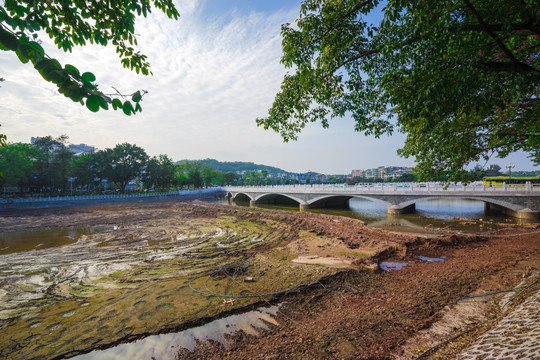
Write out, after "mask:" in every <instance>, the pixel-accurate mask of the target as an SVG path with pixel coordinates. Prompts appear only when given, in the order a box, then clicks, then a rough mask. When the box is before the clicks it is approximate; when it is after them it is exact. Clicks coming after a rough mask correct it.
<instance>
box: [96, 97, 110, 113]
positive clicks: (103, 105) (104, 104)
mask: <svg viewBox="0 0 540 360" xmlns="http://www.w3.org/2000/svg"><path fill="white" fill-rule="evenodd" d="M98 97H99V106H101V108H103V110H109V104H108V103H107V100H105V98H104V96H98Z"/></svg>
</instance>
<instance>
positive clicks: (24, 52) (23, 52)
mask: <svg viewBox="0 0 540 360" xmlns="http://www.w3.org/2000/svg"><path fill="white" fill-rule="evenodd" d="M31 50H32V49H31V48H30V47H29V46H28V45H24V44H20V46H19V47H18V48H17V50H15V54H17V57H18V58H19V60H20V61H21V62H22V63H23V64H26V63H27V62H28V61H30V56H29V55H28V53H29V52H30V51H31Z"/></svg>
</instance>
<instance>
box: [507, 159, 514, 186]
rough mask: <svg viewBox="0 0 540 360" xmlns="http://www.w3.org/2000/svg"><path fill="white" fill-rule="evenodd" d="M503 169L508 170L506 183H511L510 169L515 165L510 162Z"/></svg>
mask: <svg viewBox="0 0 540 360" xmlns="http://www.w3.org/2000/svg"><path fill="white" fill-rule="evenodd" d="M505 167H506V168H507V169H508V183H512V169H513V168H515V167H516V165H515V164H512V162H511V161H510V162H509V163H508V164H507V165H505Z"/></svg>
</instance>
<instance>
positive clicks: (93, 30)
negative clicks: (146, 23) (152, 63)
mask: <svg viewBox="0 0 540 360" xmlns="http://www.w3.org/2000/svg"><path fill="white" fill-rule="evenodd" d="M0 4H2V6H0V50H5V51H12V52H14V53H15V54H16V55H17V57H18V58H19V60H20V61H21V62H22V63H25V64H26V63H28V62H31V63H32V65H34V68H35V69H36V70H37V71H38V72H39V73H40V75H41V76H42V77H43V78H44V79H45V80H46V81H49V82H52V83H54V84H55V85H56V86H57V87H58V92H59V93H61V94H63V95H64V96H66V97H68V98H70V99H71V100H73V101H76V102H80V103H81V104H83V105H84V104H86V107H87V108H88V109H89V110H90V111H93V112H96V111H98V110H99V109H100V108H101V109H104V110H108V108H109V104H111V105H112V107H113V109H114V110H119V109H121V110H122V111H123V112H124V113H125V114H126V115H131V114H135V113H136V112H137V111H141V110H142V109H141V106H140V104H139V102H140V101H141V98H142V95H144V91H143V92H141V91H137V92H135V93H134V94H131V98H130V99H128V98H127V97H126V96H124V95H121V94H120V93H118V94H116V95H110V94H109V95H107V94H104V93H103V92H102V91H100V90H99V89H98V86H97V84H96V83H95V81H96V77H95V75H94V74H93V73H92V72H89V71H88V72H82V73H81V71H79V69H77V68H76V67H75V66H73V65H70V64H66V65H64V66H62V65H61V64H60V62H59V61H58V60H56V59H53V58H51V57H49V56H48V55H47V54H46V53H45V51H44V49H43V47H42V46H41V44H40V42H41V41H40V40H39V35H41V34H42V33H40V31H44V32H45V33H46V34H47V35H48V36H49V37H50V38H51V39H54V43H55V44H57V45H58V48H59V49H62V50H64V51H65V52H67V51H69V52H71V51H72V49H73V47H74V46H76V45H79V46H84V45H86V44H87V43H91V44H100V45H103V46H107V45H109V44H112V45H113V46H114V47H116V52H117V53H118V55H119V57H120V59H121V62H122V65H123V66H124V67H126V68H129V69H131V70H135V71H136V72H137V73H139V72H141V73H142V74H144V75H148V74H150V73H151V72H150V68H149V63H148V61H147V60H146V59H147V58H146V56H145V55H144V54H142V53H141V52H139V51H137V50H136V49H135V47H136V45H137V38H136V36H135V17H136V16H141V15H142V16H144V17H146V16H147V15H148V14H149V13H150V12H151V11H152V8H153V7H155V8H157V9H159V10H161V11H163V12H164V13H166V14H167V16H168V17H169V18H174V19H177V18H178V17H179V14H178V11H177V10H176V8H175V6H174V4H173V1H172V0H131V1H125V0H111V1H99V0H91V1H82V0H74V1H64V0H47V1H30V0H5V1H0ZM130 100H131V101H130Z"/></svg>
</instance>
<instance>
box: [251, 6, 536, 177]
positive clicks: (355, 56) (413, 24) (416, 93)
mask: <svg viewBox="0 0 540 360" xmlns="http://www.w3.org/2000/svg"><path fill="white" fill-rule="evenodd" d="M378 5H382V2H381V1H379V0H343V1H334V0H303V3H302V5H301V10H300V17H299V18H298V20H297V21H296V22H295V23H294V24H285V25H283V27H282V35H283V43H282V47H283V57H282V63H283V64H284V65H285V66H286V67H287V68H290V69H292V71H291V72H290V73H288V74H287V75H286V76H285V77H284V79H283V82H282V85H281V91H280V92H279V93H278V94H277V95H276V97H275V100H274V103H273V105H272V107H271V108H270V110H269V113H268V117H266V118H260V119H257V124H258V125H259V126H264V128H265V129H273V130H275V131H276V132H278V133H280V134H281V135H282V137H283V139H284V140H285V141H289V140H295V139H296V138H297V135H298V134H299V132H300V131H301V130H302V129H303V128H304V127H305V126H306V124H308V123H310V122H318V121H320V122H321V123H322V126H323V127H328V121H329V119H331V118H335V117H342V116H344V115H346V114H350V115H351V116H352V118H353V119H354V120H355V123H356V125H355V130H356V131H359V132H363V133H365V134H367V135H375V136H377V137H379V136H381V135H382V134H385V133H392V132H393V131H401V132H404V133H406V134H407V139H406V142H405V145H404V147H403V148H402V149H400V150H399V152H398V153H399V154H400V155H401V156H404V157H409V156H413V157H415V158H416V162H417V166H416V172H417V174H418V175H419V178H420V180H428V179H433V178H437V177H440V176H441V175H443V174H445V173H446V174H448V173H449V174H450V178H449V180H451V181H459V180H462V179H464V176H466V174H467V172H466V171H465V167H466V166H467V165H469V164H470V163H471V162H475V161H479V160H482V159H484V160H487V159H489V158H490V157H491V156H493V155H494V154H495V155H497V156H499V157H504V156H506V155H508V154H509V153H511V152H514V151H517V150H523V151H525V152H527V153H529V154H530V157H531V158H532V160H533V161H534V162H535V163H536V164H540V121H539V114H540V101H539V99H538V96H539V95H540V94H539V92H540V1H538V0H520V1H516V0H444V1H406V0H389V1H388V2H387V4H386V6H385V7H384V9H383V15H384V18H383V20H382V22H381V23H380V24H375V25H373V24H370V23H368V22H367V20H366V16H367V15H368V14H370V13H373V12H374V11H376V7H377V6H378Z"/></svg>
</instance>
